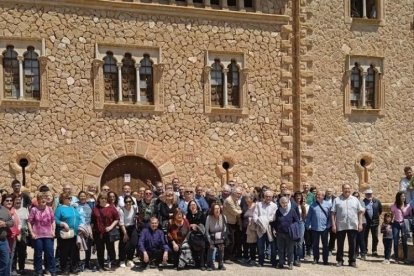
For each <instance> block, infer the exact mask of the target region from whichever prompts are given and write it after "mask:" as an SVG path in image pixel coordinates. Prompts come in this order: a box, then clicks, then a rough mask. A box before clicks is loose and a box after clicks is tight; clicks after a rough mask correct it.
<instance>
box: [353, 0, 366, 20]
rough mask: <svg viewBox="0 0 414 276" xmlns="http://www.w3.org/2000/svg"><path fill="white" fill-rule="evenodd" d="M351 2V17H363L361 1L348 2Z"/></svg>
mask: <svg viewBox="0 0 414 276" xmlns="http://www.w3.org/2000/svg"><path fill="white" fill-rule="evenodd" d="M350 1H351V17H362V15H363V4H362V1H361V0H350Z"/></svg>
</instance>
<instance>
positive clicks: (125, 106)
mask: <svg viewBox="0 0 414 276" xmlns="http://www.w3.org/2000/svg"><path fill="white" fill-rule="evenodd" d="M104 110H105V111H113V112H142V113H154V114H162V113H163V110H162V109H161V108H159V107H157V106H156V105H140V104H131V103H104Z"/></svg>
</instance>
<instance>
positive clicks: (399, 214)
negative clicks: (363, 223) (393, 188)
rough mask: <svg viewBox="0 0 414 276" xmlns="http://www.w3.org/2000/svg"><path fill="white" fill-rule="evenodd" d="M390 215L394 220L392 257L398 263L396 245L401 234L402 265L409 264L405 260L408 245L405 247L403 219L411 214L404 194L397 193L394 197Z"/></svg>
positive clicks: (405, 237)
mask: <svg viewBox="0 0 414 276" xmlns="http://www.w3.org/2000/svg"><path fill="white" fill-rule="evenodd" d="M391 213H392V214H393V217H394V220H393V222H392V237H393V240H394V241H393V242H394V257H395V262H396V263H398V262H400V259H399V256H398V244H399V242H400V233H401V241H402V247H403V254H404V256H403V258H404V259H403V261H404V263H409V261H408V260H407V256H408V245H407V235H406V233H407V232H408V231H409V230H408V231H406V229H405V225H404V218H405V217H407V216H409V215H410V214H411V207H410V205H409V204H407V202H406V196H405V193H404V192H398V193H397V194H396V195H395V202H394V204H393V205H391Z"/></svg>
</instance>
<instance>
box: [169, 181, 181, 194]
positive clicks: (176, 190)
mask: <svg viewBox="0 0 414 276" xmlns="http://www.w3.org/2000/svg"><path fill="white" fill-rule="evenodd" d="M171 184H172V185H173V189H174V193H175V194H176V195H177V196H180V191H179V190H180V180H179V179H178V177H174V178H173V180H172V181H171Z"/></svg>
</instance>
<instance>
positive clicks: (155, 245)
mask: <svg viewBox="0 0 414 276" xmlns="http://www.w3.org/2000/svg"><path fill="white" fill-rule="evenodd" d="M138 249H139V251H141V252H145V251H148V252H153V251H160V250H163V251H169V250H170V248H169V247H168V244H167V242H166V240H165V236H164V232H163V231H162V230H160V229H157V230H155V231H154V230H152V229H149V228H144V229H143V230H142V232H141V236H140V237H139V241H138Z"/></svg>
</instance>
